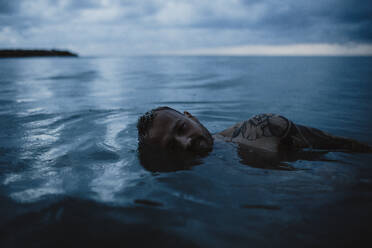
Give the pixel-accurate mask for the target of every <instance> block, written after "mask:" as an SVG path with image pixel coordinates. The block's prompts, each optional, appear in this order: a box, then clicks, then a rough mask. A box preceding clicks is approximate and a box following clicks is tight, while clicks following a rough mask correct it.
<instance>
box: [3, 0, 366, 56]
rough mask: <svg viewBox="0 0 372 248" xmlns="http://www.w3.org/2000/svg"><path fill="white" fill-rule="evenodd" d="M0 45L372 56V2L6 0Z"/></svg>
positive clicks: (109, 51) (92, 51) (96, 51)
mask: <svg viewBox="0 0 372 248" xmlns="http://www.w3.org/2000/svg"><path fill="white" fill-rule="evenodd" d="M0 48H58V49H70V50H73V51H75V52H78V53H79V54H81V55H126V54H159V53H160V54H162V53H174V54H236V55H240V54H364V55H365V54H370V55H372V1H369V0H312V1H310V0H280V1H279V0H209V1H207V0H121V1H120V0H0Z"/></svg>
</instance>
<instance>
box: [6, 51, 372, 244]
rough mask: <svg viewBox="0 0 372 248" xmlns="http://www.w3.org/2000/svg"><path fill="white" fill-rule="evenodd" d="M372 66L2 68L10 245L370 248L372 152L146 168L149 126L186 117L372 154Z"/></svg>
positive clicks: (219, 148)
mask: <svg viewBox="0 0 372 248" xmlns="http://www.w3.org/2000/svg"><path fill="white" fill-rule="evenodd" d="M371 68H372V58H370V57H165V56H164V57H161V56H160V57H125V58H78V59H77V58H27V59H1V60H0V198H1V204H0V215H1V216H0V244H2V246H1V247H19V246H25V245H28V246H29V245H31V247H39V246H48V247H49V246H52V245H57V246H64V247H65V246H67V245H79V246H81V245H84V246H85V245H91V246H95V245H97V246H103V245H105V246H109V245H113V244H120V245H125V244H136V245H137V246H142V245H143V246H144V245H159V246H164V247H175V246H179V247H247V246H248V245H249V246H252V247H268V246H274V247H277V246H290V247H298V246H301V247H303V246H309V247H314V246H353V245H356V243H360V242H362V241H371V238H370V237H371V236H370V234H372V233H371V228H370V222H371V220H372V218H371V216H372V211H371V209H372V167H371V161H372V160H371V159H372V157H371V155H370V154H347V153H336V152H330V153H328V154H325V155H324V156H322V159H320V160H314V161H308V160H301V159H300V160H297V161H292V162H287V164H288V165H290V166H291V167H293V168H294V170H290V171H287V170H272V169H262V168H256V167H254V166H250V164H249V163H248V164H247V163H244V162H243V161H242V158H241V157H240V156H239V155H238V149H237V147H235V146H234V145H231V144H224V143H217V144H216V145H215V149H214V151H213V152H212V153H211V154H210V155H209V156H208V157H206V158H204V159H203V160H202V164H201V165H199V166H195V167H193V168H192V169H190V170H182V171H177V172H170V173H152V172H149V171H146V170H145V169H144V168H143V167H142V166H141V165H140V163H139V160H138V154H137V131H136V122H137V118H138V117H139V116H140V115H141V114H143V113H144V112H146V111H147V110H149V109H152V108H154V107H157V106H164V105H167V106H170V107H173V108H176V109H178V110H182V111H183V110H188V111H189V112H191V113H192V114H194V115H195V116H197V117H198V118H199V119H200V120H201V122H203V123H204V124H205V126H206V127H207V128H208V129H210V130H211V132H217V131H220V130H222V129H224V128H226V127H228V126H231V125H233V124H235V123H236V122H238V121H241V120H244V119H248V118H249V117H251V116H252V115H254V114H258V113H279V114H282V115H284V116H286V117H287V118H289V119H291V120H293V121H294V122H296V123H299V124H305V125H309V126H313V127H316V128H320V129H322V130H325V131H327V132H330V133H333V134H336V135H341V136H346V137H350V138H355V139H359V140H361V141H363V142H366V143H369V144H372V133H371V131H370V127H371V126H372V116H371V113H372V70H371Z"/></svg>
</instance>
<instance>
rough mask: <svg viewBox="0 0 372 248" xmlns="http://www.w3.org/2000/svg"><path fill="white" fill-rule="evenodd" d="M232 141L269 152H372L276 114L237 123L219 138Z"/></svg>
mask: <svg viewBox="0 0 372 248" xmlns="http://www.w3.org/2000/svg"><path fill="white" fill-rule="evenodd" d="M217 135H218V136H219V137H222V138H223V139H224V140H225V141H230V142H234V143H238V144H242V145H247V146H250V147H255V148H259V149H263V150H267V151H273V152H276V151H279V150H280V149H281V148H283V147H285V148H286V149H301V148H314V149H322V150H340V151H353V152H372V148H371V147H370V146H369V145H367V144H363V143H361V142H358V141H356V140H353V139H348V138H344V137H338V136H334V135H331V134H328V133H326V132H323V131H321V130H319V129H316V128H311V127H306V126H302V125H297V124H294V123H293V122H292V121H290V120H288V119H287V118H285V117H283V116H280V115H275V114H260V115H256V116H253V117H252V118H250V119H248V120H246V121H243V122H240V123H237V124H236V125H234V126H232V127H230V128H228V129H226V130H224V131H222V132H220V133H218V134H217Z"/></svg>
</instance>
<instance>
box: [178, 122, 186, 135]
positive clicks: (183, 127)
mask: <svg viewBox="0 0 372 248" xmlns="http://www.w3.org/2000/svg"><path fill="white" fill-rule="evenodd" d="M185 131H186V122H182V123H181V124H180V125H179V127H178V129H177V133H178V134H183V133H184V132H185Z"/></svg>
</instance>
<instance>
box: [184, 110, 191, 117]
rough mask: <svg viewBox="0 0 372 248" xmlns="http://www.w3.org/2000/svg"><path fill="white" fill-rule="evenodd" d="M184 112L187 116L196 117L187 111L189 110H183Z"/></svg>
mask: <svg viewBox="0 0 372 248" xmlns="http://www.w3.org/2000/svg"><path fill="white" fill-rule="evenodd" d="M183 113H184V115H186V116H187V117H189V118H192V117H194V116H193V115H192V114H190V113H189V112H187V111H183Z"/></svg>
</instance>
